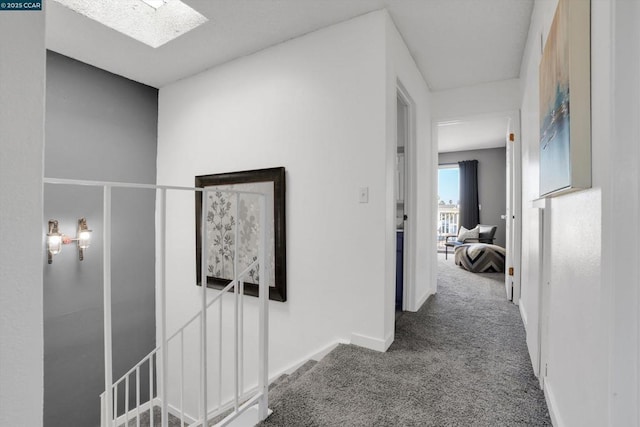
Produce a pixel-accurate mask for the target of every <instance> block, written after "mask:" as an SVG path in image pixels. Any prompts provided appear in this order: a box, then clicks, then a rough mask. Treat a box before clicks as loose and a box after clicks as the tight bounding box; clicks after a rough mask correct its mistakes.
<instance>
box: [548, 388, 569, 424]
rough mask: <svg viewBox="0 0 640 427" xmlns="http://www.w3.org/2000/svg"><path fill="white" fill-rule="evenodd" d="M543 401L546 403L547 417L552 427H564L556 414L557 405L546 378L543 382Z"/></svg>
mask: <svg viewBox="0 0 640 427" xmlns="http://www.w3.org/2000/svg"><path fill="white" fill-rule="evenodd" d="M544 400H545V401H546V402H547V409H549V417H550V418H551V424H552V425H553V427H564V426H565V424H564V423H563V422H562V418H560V414H559V413H558V403H557V401H556V397H555V395H554V394H553V388H552V387H551V384H550V383H549V379H548V378H547V379H545V381H544Z"/></svg>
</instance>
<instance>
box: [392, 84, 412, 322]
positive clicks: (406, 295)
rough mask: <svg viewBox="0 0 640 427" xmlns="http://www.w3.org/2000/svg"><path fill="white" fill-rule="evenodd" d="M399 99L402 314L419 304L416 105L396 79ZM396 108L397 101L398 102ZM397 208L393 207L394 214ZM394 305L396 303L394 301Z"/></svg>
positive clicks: (395, 198)
mask: <svg viewBox="0 0 640 427" xmlns="http://www.w3.org/2000/svg"><path fill="white" fill-rule="evenodd" d="M396 99H397V100H400V101H401V102H402V103H403V104H404V105H405V106H406V112H407V114H406V120H405V123H404V125H405V131H406V132H405V135H406V137H405V138H406V141H405V147H404V159H405V160H404V166H405V171H404V176H405V182H404V212H405V215H407V220H405V221H404V243H403V248H402V252H403V257H402V263H403V266H402V268H403V276H402V280H403V284H402V292H403V295H402V311H415V310H417V307H416V304H417V301H415V299H416V290H415V259H416V257H415V254H416V235H415V234H416V229H415V220H416V215H417V210H416V187H417V182H416V156H415V153H416V117H415V111H416V108H415V103H414V102H413V99H412V98H411V96H410V95H409V92H408V91H407V90H406V88H405V87H404V85H403V84H402V82H400V80H397V82H396ZM396 105H397V101H396ZM397 117H398V112H397V111H396V149H397V147H398V141H397V136H398V126H400V124H399V123H397ZM396 200H397V197H394V203H396ZM395 210H396V206H394V212H395ZM394 303H395V302H394Z"/></svg>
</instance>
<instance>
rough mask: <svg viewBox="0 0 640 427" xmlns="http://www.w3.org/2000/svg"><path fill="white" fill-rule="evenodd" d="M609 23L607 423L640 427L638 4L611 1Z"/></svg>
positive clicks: (604, 274)
mask: <svg viewBox="0 0 640 427" xmlns="http://www.w3.org/2000/svg"><path fill="white" fill-rule="evenodd" d="M598 7H603V6H601V5H599V4H598ZM612 22H613V25H612V29H613V41H612V43H611V45H612V49H613V55H612V59H613V64H612V68H611V82H612V91H611V94H610V96H611V98H612V99H611V103H610V105H611V110H610V111H611V115H610V117H611V138H610V144H607V147H605V148H606V149H605V150H602V151H601V153H599V154H600V155H602V156H604V157H605V159H606V160H607V162H608V169H606V170H605V171H604V172H603V174H602V177H603V180H604V181H606V183H607V184H606V187H605V188H606V190H607V191H603V212H602V243H603V252H605V253H604V254H603V255H604V256H603V271H602V277H603V283H605V284H608V287H609V295H610V297H609V298H608V301H609V303H610V304H609V307H610V319H611V321H610V322H608V324H607V327H608V330H607V333H608V336H609V350H610V359H609V366H608V372H609V373H610V378H609V396H608V400H609V421H608V423H609V425H611V426H628V425H634V426H635V425H639V424H640V381H639V377H640V372H639V371H640V355H639V352H640V265H639V264H640V263H639V262H638V260H640V230H639V225H638V221H637V219H638V218H639V217H640V172H639V171H638V163H640V148H639V141H640V128H639V127H638V123H639V122H640V80H639V79H638V76H639V75H640V27H639V26H638V22H640V3H639V2H636V1H622V0H621V1H616V2H615V3H614V5H613V8H612ZM604 107H607V106H606V105H605V106H604ZM621 172H622V173H621ZM620 224H622V228H624V230H625V232H624V233H622V234H621V233H620V232H619V230H620ZM621 236H628V238H621Z"/></svg>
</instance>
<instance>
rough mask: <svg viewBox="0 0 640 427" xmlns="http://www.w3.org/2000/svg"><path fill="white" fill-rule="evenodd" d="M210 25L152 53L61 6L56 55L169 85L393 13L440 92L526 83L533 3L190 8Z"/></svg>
mask: <svg viewBox="0 0 640 427" xmlns="http://www.w3.org/2000/svg"><path fill="white" fill-rule="evenodd" d="M183 1H184V2H185V3H187V4H188V5H189V6H191V7H192V8H194V9H196V10H197V11H198V12H200V13H201V14H203V15H204V16H206V17H207V18H208V19H209V22H207V23H205V24H203V25H201V26H200V27H198V28H196V29H195V30H193V31H191V32H189V33H187V34H185V35H183V36H180V37H178V38H177V39H175V40H173V41H171V42H169V43H167V44H165V45H163V46H160V47H159V48H156V49H154V48H151V47H149V46H147V45H145V44H143V43H141V42H138V41H135V40H133V39H131V38H129V37H127V36H125V35H123V34H121V33H119V32H117V31H115V30H112V29H110V28H108V27H105V26H103V25H101V24H99V23H97V22H96V21H92V20H91V19H88V18H87V17H85V16H83V15H80V14H78V13H76V12H73V11H72V10H70V9H67V8H66V7H64V6H62V5H60V4H59V3H57V2H55V1H50V2H47V8H46V9H47V47H48V48H49V49H51V50H54V51H56V52H59V53H61V54H63V55H66V56H69V57H72V58H75V59H78V60H80V61H82V62H85V63H88V64H91V65H94V66H97V67H99V68H102V69H105V70H107V71H111V72H113V73H115V74H119V75H122V76H125V77H127V78H130V79H132V80H135V81H138V82H141V83H145V84H147V85H150V86H154V87H162V86H164V85H166V84H168V83H171V82H173V81H176V80H179V79H181V78H184V77H187V76H190V75H193V74H196V73H198V72H200V71H203V70H205V69H207V68H211V67H214V66H216V65H220V64H222V63H225V62H228V61H230V60H232V59H235V58H238V57H241V56H244V55H248V54H251V53H254V52H257V51H259V50H262V49H264V48H266V47H269V46H272V45H275V44H278V43H281V42H283V41H286V40H288V39H291V38H295V37H298V36H301V35H303V34H305V33H308V32H311V31H314V30H317V29H320V28H323V27H326V26H328V25H331V24H334V23H337V22H341V21H344V20H347V19H350V18H353V17H356V16H358V15H362V14H364V13H367V12H370V11H373V10H378V9H382V8H386V9H387V10H388V11H389V13H390V15H391V17H392V19H393V21H394V22H395V24H396V26H397V27H398V30H399V31H400V33H401V34H402V36H403V38H404V40H405V42H406V43H407V45H408V47H409V50H410V51H411V54H412V55H413V57H414V59H415V61H416V63H417V64H418V67H419V69H420V71H421V72H422V74H423V76H424V78H425V80H426V81H427V83H428V84H429V86H430V88H431V89H432V90H443V89H450V88H455V87H461V86H470V85H474V84H478V83H484V82H491V81H499V80H505V79H511V78H517V77H518V76H519V73H520V63H521V60H522V55H523V50H524V46H525V42H526V37H527V33H528V29H529V20H530V16H531V11H532V8H533V0H183Z"/></svg>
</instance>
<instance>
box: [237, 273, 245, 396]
mask: <svg viewBox="0 0 640 427" xmlns="http://www.w3.org/2000/svg"><path fill="white" fill-rule="evenodd" d="M239 324H240V325H239V330H240V343H239V345H240V348H239V356H238V357H239V359H238V362H239V364H240V371H239V375H240V396H242V395H243V393H244V280H242V281H241V282H240V316H239Z"/></svg>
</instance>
